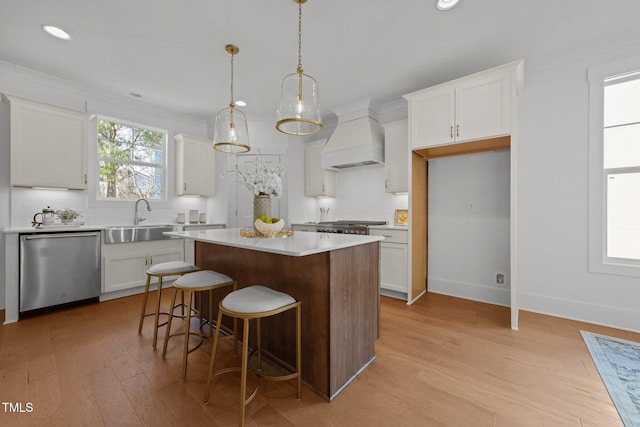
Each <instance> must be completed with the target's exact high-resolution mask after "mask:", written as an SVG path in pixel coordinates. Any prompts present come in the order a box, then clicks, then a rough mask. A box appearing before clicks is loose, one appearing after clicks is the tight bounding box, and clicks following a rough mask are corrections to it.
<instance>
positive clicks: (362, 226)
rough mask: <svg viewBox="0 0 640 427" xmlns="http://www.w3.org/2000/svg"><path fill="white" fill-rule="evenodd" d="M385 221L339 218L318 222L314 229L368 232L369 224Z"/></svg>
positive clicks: (385, 222) (347, 232)
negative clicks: (338, 219) (339, 219)
mask: <svg viewBox="0 0 640 427" xmlns="http://www.w3.org/2000/svg"><path fill="white" fill-rule="evenodd" d="M386 224H387V221H360V220H341V221H326V222H319V223H318V224H317V225H316V231H318V232H319V233H342V234H369V226H371V225H386Z"/></svg>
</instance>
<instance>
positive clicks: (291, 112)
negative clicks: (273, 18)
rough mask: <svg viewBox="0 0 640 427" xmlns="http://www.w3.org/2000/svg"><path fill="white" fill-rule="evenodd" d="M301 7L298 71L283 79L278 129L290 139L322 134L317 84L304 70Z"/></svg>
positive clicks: (300, 13) (300, 12)
mask: <svg viewBox="0 0 640 427" xmlns="http://www.w3.org/2000/svg"><path fill="white" fill-rule="evenodd" d="M293 1H294V2H295V3H298V69H297V70H296V72H295V73H293V74H289V75H287V76H285V77H284V79H282V86H281V88H280V103H279V104H278V121H277V122H276V129H278V130H279V131H280V132H283V133H286V134H289V135H312V134H314V133H318V132H320V131H321V130H322V118H321V116H320V102H319V100H318V83H317V82H316V80H315V79H314V78H313V77H311V76H310V75H308V74H304V70H303V69H302V3H306V1H307V0H293Z"/></svg>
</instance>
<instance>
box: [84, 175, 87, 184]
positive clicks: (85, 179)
mask: <svg viewBox="0 0 640 427" xmlns="http://www.w3.org/2000/svg"><path fill="white" fill-rule="evenodd" d="M84 183H85V184H86V183H87V174H86V173H85V174H84Z"/></svg>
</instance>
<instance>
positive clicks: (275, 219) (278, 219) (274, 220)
mask: <svg viewBox="0 0 640 427" xmlns="http://www.w3.org/2000/svg"><path fill="white" fill-rule="evenodd" d="M278 221H280V218H271V223H272V224H275V223H276V222H278Z"/></svg>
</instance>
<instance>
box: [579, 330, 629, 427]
mask: <svg viewBox="0 0 640 427" xmlns="http://www.w3.org/2000/svg"><path fill="white" fill-rule="evenodd" d="M580 333H581V334H582V338H583V339H584V342H585V343H586V344H587V348H588V349H589V353H591V357H592V358H593V361H594V362H595V364H596V367H597V368H598V372H599V373H600V377H601V378H602V381H603V382H604V385H605V386H606V387H607V391H608V392H609V395H610V396H611V400H613V403H614V404H615V405H616V409H617V410H618V413H619V414H620V418H621V419H622V422H623V423H624V425H625V426H626V427H640V343H637V342H633V341H626V340H622V339H619V338H613V337H608V336H606V335H600V334H594V333H592V332H586V331H580Z"/></svg>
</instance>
